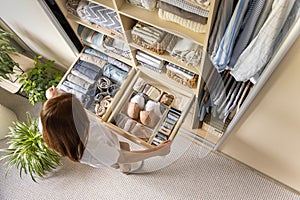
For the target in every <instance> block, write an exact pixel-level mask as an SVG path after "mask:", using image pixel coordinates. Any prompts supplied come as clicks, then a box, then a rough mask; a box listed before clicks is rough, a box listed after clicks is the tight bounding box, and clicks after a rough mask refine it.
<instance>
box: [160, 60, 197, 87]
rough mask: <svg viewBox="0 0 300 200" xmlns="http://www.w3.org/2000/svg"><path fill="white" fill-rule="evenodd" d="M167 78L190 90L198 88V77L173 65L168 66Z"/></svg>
mask: <svg viewBox="0 0 300 200" xmlns="http://www.w3.org/2000/svg"><path fill="white" fill-rule="evenodd" d="M166 68H167V76H168V77H169V78H171V79H173V80H175V81H177V82H178V83H180V84H182V85H184V86H188V87H190V88H195V87H197V81H198V75H197V74H195V73H194V72H191V71H189V70H187V69H184V68H182V67H180V66H177V65H174V64H172V63H169V64H167V66H166Z"/></svg>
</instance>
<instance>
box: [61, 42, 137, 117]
mask: <svg viewBox="0 0 300 200" xmlns="http://www.w3.org/2000/svg"><path fill="white" fill-rule="evenodd" d="M134 74H135V71H134V70H133V68H132V67H130V66H129V65H127V64H125V63H123V62H121V61H118V60H116V59H114V58H112V57H110V56H108V55H106V54H104V53H102V52H100V51H97V50H95V49H93V48H90V47H86V48H84V49H83V51H82V52H81V53H80V54H79V56H78V57H77V59H76V60H75V62H74V63H73V64H72V65H71V67H70V68H69V69H68V71H67V72H66V73H65V75H64V77H63V78H62V80H61V81H60V83H59V84H58V86H57V87H58V88H59V89H60V90H62V91H64V92H68V93H72V94H74V95H75V96H76V97H77V98H78V99H79V100H80V102H81V103H82V105H83V106H84V108H85V109H86V110H87V112H91V113H93V114H95V115H97V116H98V117H99V119H101V120H102V121H106V120H107V119H108V117H109V115H110V114H111V112H112V110H113V108H114V107H115V106H116V104H117V102H118V100H119V99H120V98H121V96H122V91H124V90H125V88H127V85H128V84H129V82H130V80H131V79H132V77H133V76H134Z"/></svg>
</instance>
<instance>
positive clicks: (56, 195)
mask: <svg viewBox="0 0 300 200" xmlns="http://www.w3.org/2000/svg"><path fill="white" fill-rule="evenodd" d="M181 139H183V140H184V138H181ZM5 145H6V144H5V142H4V141H1V142H0V148H1V147H3V146H5ZM199 148H200V147H199V146H198V145H195V144H192V145H191V146H190V147H189V148H188V149H187V151H185V152H184V153H183V155H182V156H180V157H179V158H178V159H176V160H175V161H174V162H172V163H169V164H168V165H167V166H165V167H164V168H162V169H160V170H158V171H153V172H151V173H142V174H131V175H125V174H122V173H120V172H119V171H117V170H114V169H109V168H103V169H94V168H91V167H88V166H86V165H82V164H78V163H73V162H71V161H69V160H67V159H63V163H64V165H63V167H62V168H60V169H59V170H58V171H57V172H55V173H54V174H53V175H52V176H50V177H48V178H45V179H39V180H38V183H34V182H33V181H32V180H31V179H30V177H29V176H24V177H23V178H22V179H21V178H20V177H19V173H18V171H17V170H16V169H15V168H13V169H12V170H11V171H10V172H9V173H8V175H7V177H6V178H5V175H4V173H5V172H4V169H3V167H1V170H0V180H1V183H0V199H1V200H24V199H26V200H27V199H28V200H29V199H30V200H35V199H36V200H42V199H45V200H50V199H57V200H65V199H66V200H67V199H68V200H69V199H74V200H75V199H76V200H77V199H85V200H93V199H99V200H105V199H107V200H135V199H136V200H148V199H149V200H160V199H163V200H168V199H170V200H177V199H182V200H188V199H195V200H199V199H203V200H207V199H212V200H216V199H220V200H227V199H239V200H240V199H249V200H250V199H251V200H260V199H265V200H273V199H274V200H279V199H286V200H294V199H295V200H296V199H300V197H299V196H298V195H296V194H294V193H292V192H290V191H288V190H285V189H283V188H282V187H279V186H278V185H276V184H274V183H272V182H270V181H268V180H266V179H264V178H262V177H260V176H258V175H256V174H255V173H253V172H251V171H250V170H246V169H244V168H242V167H240V166H238V165H236V164H234V163H232V162H230V161H228V160H226V159H225V158H223V157H220V156H217V155H215V154H213V153H210V154H208V155H207V156H205V157H203V156H199V155H203V154H199ZM200 152H201V151H200ZM2 164H3V162H0V166H2Z"/></svg>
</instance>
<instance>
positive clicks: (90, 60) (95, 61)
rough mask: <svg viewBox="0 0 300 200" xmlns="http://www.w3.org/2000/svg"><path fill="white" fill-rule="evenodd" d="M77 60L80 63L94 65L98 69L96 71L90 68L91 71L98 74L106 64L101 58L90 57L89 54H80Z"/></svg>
mask: <svg viewBox="0 0 300 200" xmlns="http://www.w3.org/2000/svg"><path fill="white" fill-rule="evenodd" d="M79 59H80V60H82V61H85V62H88V63H92V64H94V65H97V66H98V67H99V69H98V68H96V69H95V68H92V69H93V70H94V71H96V72H98V73H99V72H100V71H101V69H100V68H103V67H104V65H105V64H106V61H105V60H102V59H101V58H99V57H97V56H94V55H91V54H88V53H82V54H81V55H80V58H79Z"/></svg>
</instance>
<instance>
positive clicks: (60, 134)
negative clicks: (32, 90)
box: [40, 93, 89, 161]
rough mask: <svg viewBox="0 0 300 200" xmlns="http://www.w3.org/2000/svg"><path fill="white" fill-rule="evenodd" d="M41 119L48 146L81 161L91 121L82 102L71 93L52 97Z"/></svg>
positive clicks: (44, 108) (41, 114)
mask: <svg viewBox="0 0 300 200" xmlns="http://www.w3.org/2000/svg"><path fill="white" fill-rule="evenodd" d="M40 118H41V123H42V132H43V139H44V141H45V143H46V144H47V146H48V147H49V148H52V149H54V150H55V151H57V152H58V153H60V154H61V155H63V156H68V157H69V158H70V159H71V160H73V161H79V160H80V159H81V157H82V154H83V151H84V146H85V144H86V142H87V137H88V130H89V120H88V117H87V114H86V112H85V110H84V108H83V107H82V105H81V103H80V101H79V100H78V99H77V98H76V97H74V96H73V95H72V94H69V93H62V94H58V95H55V96H52V97H51V98H49V99H48V100H47V101H46V102H45V103H44V105H43V108H42V110H41V113H40Z"/></svg>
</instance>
